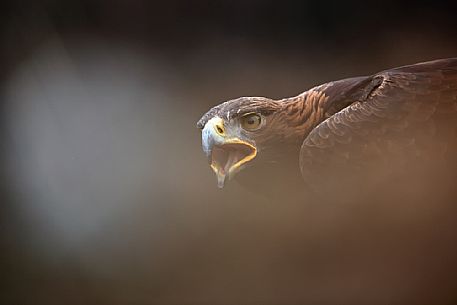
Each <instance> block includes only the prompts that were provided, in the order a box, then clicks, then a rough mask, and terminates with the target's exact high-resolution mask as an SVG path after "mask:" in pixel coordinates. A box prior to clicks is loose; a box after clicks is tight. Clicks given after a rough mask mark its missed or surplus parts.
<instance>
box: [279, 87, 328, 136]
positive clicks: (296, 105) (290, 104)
mask: <svg viewBox="0 0 457 305" xmlns="http://www.w3.org/2000/svg"><path fill="white" fill-rule="evenodd" d="M327 101H328V96H326V95H325V93H324V92H322V91H319V90H316V89H311V90H308V91H306V92H303V93H302V94H299V95H297V96H294V97H291V98H287V99H284V100H283V103H284V108H283V109H284V112H285V114H286V120H287V124H288V126H290V127H292V129H293V130H294V131H295V133H296V136H298V137H300V139H299V141H302V140H303V139H304V137H306V136H307V135H308V134H309V132H310V131H311V130H312V129H313V128H314V127H316V126H317V125H318V124H319V123H321V122H322V121H323V120H325V118H326V116H325V113H326V108H327Z"/></svg>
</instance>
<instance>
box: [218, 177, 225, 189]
mask: <svg viewBox="0 0 457 305" xmlns="http://www.w3.org/2000/svg"><path fill="white" fill-rule="evenodd" d="M224 184H225V175H217V187H218V188H220V189H222V188H223V187H224Z"/></svg>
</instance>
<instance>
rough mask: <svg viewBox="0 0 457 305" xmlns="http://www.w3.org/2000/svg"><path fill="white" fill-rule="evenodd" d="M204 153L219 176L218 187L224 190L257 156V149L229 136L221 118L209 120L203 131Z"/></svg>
mask: <svg viewBox="0 0 457 305" xmlns="http://www.w3.org/2000/svg"><path fill="white" fill-rule="evenodd" d="M202 146H203V151H204V152H205V154H206V156H207V157H208V161H209V163H210V166H211V168H212V169H213V171H214V172H215V173H216V176H217V186H218V187H219V188H223V187H224V184H225V181H226V179H227V178H228V179H231V178H233V176H234V175H235V174H236V173H237V172H238V171H240V170H241V169H242V166H243V165H244V164H245V163H247V162H249V161H251V160H252V159H254V158H255V156H256V155H257V149H256V148H255V147H254V146H253V145H252V144H251V143H248V142H247V141H243V140H241V139H240V138H238V137H232V136H229V135H228V134H227V131H226V129H225V127H224V122H223V120H222V119H221V118H219V117H214V118H212V119H211V120H209V121H208V122H207V123H206V125H205V127H204V128H203V130H202Z"/></svg>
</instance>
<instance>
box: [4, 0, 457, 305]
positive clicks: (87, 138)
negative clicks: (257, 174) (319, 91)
mask: <svg viewBox="0 0 457 305" xmlns="http://www.w3.org/2000/svg"><path fill="white" fill-rule="evenodd" d="M0 11H1V13H0V14H1V18H0V24H1V36H0V41H1V46H2V47H1V53H0V54H1V64H2V65H1V66H0V73H1V74H0V81H1V83H0V85H1V91H0V94H1V105H0V107H1V120H0V126H1V129H0V132H1V139H2V144H1V145H0V149H1V151H0V153H1V155H0V156H1V157H2V161H3V162H2V172H1V173H2V177H1V184H0V187H1V191H2V193H1V206H0V221H1V222H0V225H1V230H0V246H1V252H0V259H1V262H0V268H1V269H0V270H1V278H2V283H1V286H0V303H1V304H109V305H115V304H212V305H216V304H413V303H414V304H455V303H456V302H457V277H456V274H457V273H456V271H457V248H456V245H455V244H456V243H455V241H456V237H457V234H456V233H457V232H456V226H457V225H455V224H454V223H455V215H456V214H455V212H456V209H455V207H454V200H453V198H455V197H449V196H447V195H446V194H442V193H440V194H435V193H432V194H431V193H426V194H423V193H421V192H419V191H420V190H419V189H418V187H417V184H413V185H411V186H408V185H406V186H405V188H406V189H409V193H410V194H413V196H412V197H411V196H410V197H408V198H414V194H417V196H416V197H417V201H415V200H407V201H401V200H398V198H396V200H392V201H389V200H384V201H383V204H377V203H376V200H373V201H371V200H366V201H363V202H357V203H351V202H350V203H348V202H345V203H342V202H341V200H339V199H340V198H335V200H334V201H331V202H319V200H316V199H315V198H311V197H310V198H304V199H302V200H300V201H297V200H293V198H288V197H287V196H284V198H283V200H280V201H272V200H268V198H263V197H261V196H258V195H256V194H252V193H250V192H249V191H247V190H245V189H243V188H242V187H240V186H239V185H237V184H236V183H230V184H229V186H228V187H227V188H226V189H224V190H218V189H217V188H216V180H215V177H213V174H212V173H211V171H210V169H209V166H208V165H207V163H206V159H205V157H204V156H203V153H202V152H201V148H200V133H199V131H198V130H197V129H196V128H195V123H196V121H197V120H198V118H199V117H200V115H201V114H202V113H203V112H205V111H206V110H207V109H209V107H210V106H212V105H214V104H217V103H218V102H220V101H223V100H226V99H229V98H234V97H238V96H245V95H261V96H269V97H273V98H279V97H286V96H292V95H295V94H297V93H300V92H302V91H304V90H305V89H307V88H309V87H311V86H313V85H317V84H320V83H322V82H326V81H330V80H335V79H340V78H344V77H349V76H355V75H366V74H371V73H374V72H376V71H379V70H382V69H386V68H389V67H394V66H398V65H404V64H411V63H415V62H418V61H425V60H430V59H437V58H445V57H452V56H456V55H457V39H456V37H457V18H456V16H457V11H456V5H455V4H452V3H451V2H444V1H403V2H400V1H378V2H375V1H370V2H368V1H367V2H348V1H335V2H332V1H297V2H287V1H280V2H270V1H179V0H171V1H164V2H155V1H139V0H138V1H102V0H100V1H30V2H26V1H4V2H2V4H1V10H0ZM386 198H388V197H386ZM440 198H441V199H442V198H446V200H440ZM449 198H450V199H449ZM375 199H376V198H375ZM456 204H457V203H456Z"/></svg>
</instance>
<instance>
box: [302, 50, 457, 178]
mask: <svg viewBox="0 0 457 305" xmlns="http://www.w3.org/2000/svg"><path fill="white" fill-rule="evenodd" d="M319 88H322V89H321V90H322V93H324V94H325V95H326V96H327V97H328V102H329V104H330V105H335V107H336V109H337V110H338V111H335V113H331V114H330V116H329V117H328V118H327V119H325V120H324V121H323V122H321V123H320V124H319V125H317V126H316V127H315V128H314V129H313V130H312V131H311V132H310V133H309V134H308V136H307V137H306V138H305V140H304V142H303V144H302V146H301V149H300V170H301V173H302V176H303V179H304V180H305V182H306V183H307V184H308V185H311V186H313V185H319V184H322V183H327V182H329V181H330V180H332V179H333V180H334V181H331V183H337V184H338V183H340V182H341V181H342V179H347V178H348V176H353V175H357V174H360V173H367V172H370V171H371V174H373V171H374V172H376V171H378V172H379V171H380V170H382V171H383V172H389V169H393V168H395V169H398V168H399V167H400V168H401V166H403V165H405V164H408V162H410V161H411V160H438V159H446V158H447V159H450V160H454V161H455V160H457V159H456V158H455V157H456V156H457V149H456V146H457V145H456V142H457V136H456V135H457V58H454V59H445V60H437V61H432V62H427V63H421V64H416V65H412V66H405V67H400V68H396V69H392V70H386V71H383V72H380V73H378V74H375V75H373V76H369V77H362V78H353V79H348V80H342V81H339V82H335V83H330V84H328V85H324V86H321V87H318V88H316V89H317V90H320V89H319ZM348 100H349V101H348ZM338 107H340V109H338ZM341 108H342V109H341ZM420 162H422V161H420ZM373 176H377V175H371V176H370V177H371V178H372V177H373Z"/></svg>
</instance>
